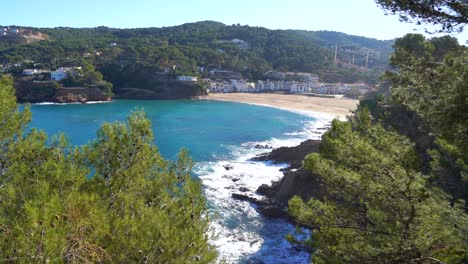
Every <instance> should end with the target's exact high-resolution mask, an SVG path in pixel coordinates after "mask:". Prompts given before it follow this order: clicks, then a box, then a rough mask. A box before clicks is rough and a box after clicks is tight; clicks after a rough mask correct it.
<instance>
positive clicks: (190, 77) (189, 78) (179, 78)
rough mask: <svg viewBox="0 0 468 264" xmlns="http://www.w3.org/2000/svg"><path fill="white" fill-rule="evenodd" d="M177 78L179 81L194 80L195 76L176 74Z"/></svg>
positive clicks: (195, 79)
mask: <svg viewBox="0 0 468 264" xmlns="http://www.w3.org/2000/svg"><path fill="white" fill-rule="evenodd" d="M177 80H178V81H181V82H196V81H197V77H193V76H177Z"/></svg>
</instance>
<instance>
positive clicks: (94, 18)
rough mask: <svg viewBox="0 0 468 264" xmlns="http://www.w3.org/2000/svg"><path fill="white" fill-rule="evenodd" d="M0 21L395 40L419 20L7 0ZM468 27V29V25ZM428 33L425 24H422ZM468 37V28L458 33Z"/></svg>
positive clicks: (292, 2)
mask: <svg viewBox="0 0 468 264" xmlns="http://www.w3.org/2000/svg"><path fill="white" fill-rule="evenodd" d="M1 2H2V3H1V5H0V11H1V16H0V25H18V26H35V27H56V26H69V27H96V26H108V27H116V28H135V27H163V26H174V25H180V24H183V23H187V22H196V21H202V20H214V21H219V22H223V23H225V24H237V23H240V24H241V25H250V26H262V27H266V28H270V29H306V30H333V31H340V32H344V33H348V34H353V35H360V36H366V37H373V38H377V39H392V38H395V37H400V36H403V35H404V34H406V33H410V32H415V31H413V29H414V28H416V25H414V24H408V23H402V22H399V21H398V17H397V16H385V15H384V11H383V10H382V9H380V8H379V7H377V5H376V4H375V2H374V1H373V0H286V1H279V0H231V1H225V0H164V1H161V0H77V1H67V0H41V1H38V0H21V1H17V0H2V1H1ZM467 30H468V29H467ZM418 32H420V33H423V32H424V31H423V27H419V31H418ZM454 36H455V37H457V38H458V39H459V40H460V41H461V42H463V43H465V42H466V41H467V40H468V31H466V32H464V33H462V34H458V35H454Z"/></svg>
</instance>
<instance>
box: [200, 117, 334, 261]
mask: <svg viewBox="0 0 468 264" xmlns="http://www.w3.org/2000/svg"><path fill="white" fill-rule="evenodd" d="M330 120H331V118H325V117H323V116H321V117H319V118H317V117H315V120H313V121H310V122H305V123H304V126H303V129H302V130H300V131H295V132H291V133H287V134H285V135H283V136H282V137H280V138H272V139H270V140H266V141H258V142H256V141H252V142H245V143H243V144H241V145H240V146H230V147H229V150H230V156H231V157H234V158H233V159H230V158H229V159H227V158H226V159H220V160H217V161H215V162H201V163H198V164H197V165H196V166H195V173H196V174H197V175H198V177H199V178H200V179H201V181H202V184H203V186H204V192H205V195H206V197H207V199H208V201H209V204H210V208H212V210H213V212H215V213H216V214H217V218H216V219H214V221H212V229H213V230H214V232H215V234H216V235H217V238H216V239H214V240H213V241H212V243H213V244H214V245H215V246H216V247H217V250H218V252H219V255H220V259H219V260H220V262H222V261H225V262H227V263H280V264H281V263H292V264H294V263H309V262H310V255H309V254H308V253H307V252H304V251H300V250H297V249H296V248H295V247H294V245H291V244H290V243H289V242H287V241H286V239H285V237H286V235H287V234H290V233H294V232H295V230H296V228H295V227H294V226H293V225H291V224H289V223H287V222H285V221H284V220H281V219H271V218H266V217H264V216H262V215H260V214H259V213H258V212H257V210H256V209H255V205H252V204H250V203H249V202H246V201H239V200H235V199H233V198H232V194H233V193H241V194H246V195H249V196H252V197H255V198H257V199H262V198H263V197H262V196H259V195H257V194H256V193H255V191H256V190H257V188H258V187H259V186H260V185H262V184H270V183H271V182H272V181H277V180H280V179H281V178H282V177H283V173H282V172H281V171H280V169H281V168H284V167H286V166H287V164H276V165H274V164H271V163H269V162H254V161H250V159H251V158H252V157H253V156H255V155H258V154H260V153H264V152H266V151H270V150H265V149H257V148H256V147H255V146H256V145H262V146H264V145H268V146H271V147H273V148H277V147H282V146H295V145H298V144H299V143H300V142H302V141H304V140H306V139H319V138H320V137H321V135H322V133H323V132H324V131H325V130H324V129H323V128H324V127H325V126H326V125H327V124H328V123H329V122H330ZM319 128H321V129H320V130H319ZM302 231H303V232H304V233H305V234H307V233H308V231H307V230H302Z"/></svg>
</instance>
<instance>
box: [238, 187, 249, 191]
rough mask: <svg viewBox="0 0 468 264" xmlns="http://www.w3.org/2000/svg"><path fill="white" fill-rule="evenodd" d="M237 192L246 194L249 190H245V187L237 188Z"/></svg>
mask: <svg viewBox="0 0 468 264" xmlns="http://www.w3.org/2000/svg"><path fill="white" fill-rule="evenodd" d="M239 191H241V192H248V191H250V190H249V188H246V187H240V188H239Z"/></svg>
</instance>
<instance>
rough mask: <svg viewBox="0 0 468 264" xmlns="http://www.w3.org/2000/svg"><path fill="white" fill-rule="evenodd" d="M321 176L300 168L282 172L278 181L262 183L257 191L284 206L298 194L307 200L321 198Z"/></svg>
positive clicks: (322, 193) (322, 191)
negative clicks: (268, 183)
mask: <svg viewBox="0 0 468 264" xmlns="http://www.w3.org/2000/svg"><path fill="white" fill-rule="evenodd" d="M321 180H322V178H321V176H320V175H317V174H313V173H311V172H310V171H308V170H306V169H304V168H300V169H298V170H292V171H287V172H284V176H283V178H282V179H281V180H280V181H277V182H273V183H272V185H271V186H267V185H262V186H260V187H259V188H258V189H257V191H256V192H257V193H258V194H261V195H265V196H266V197H267V198H269V199H271V201H272V202H274V203H278V204H281V205H284V206H286V205H287V204H288V201H289V199H291V198H292V197H294V196H299V197H301V198H302V199H303V200H305V201H308V200H310V198H312V197H314V198H318V199H320V198H322V197H323V195H324V190H323V186H322V185H321Z"/></svg>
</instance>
